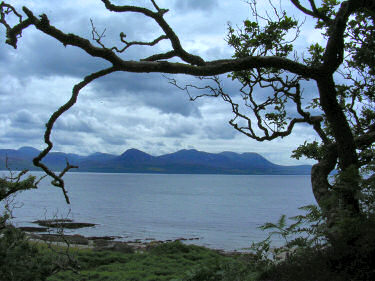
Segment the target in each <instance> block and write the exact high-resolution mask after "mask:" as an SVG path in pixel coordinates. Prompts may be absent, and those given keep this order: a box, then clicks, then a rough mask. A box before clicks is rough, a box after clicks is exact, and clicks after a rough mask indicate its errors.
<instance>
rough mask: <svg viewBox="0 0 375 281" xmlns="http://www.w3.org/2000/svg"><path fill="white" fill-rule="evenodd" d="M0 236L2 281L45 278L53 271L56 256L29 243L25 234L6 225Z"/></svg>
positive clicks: (26, 280) (25, 280)
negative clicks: (53, 261)
mask: <svg viewBox="0 0 375 281" xmlns="http://www.w3.org/2000/svg"><path fill="white" fill-rule="evenodd" d="M0 234H1V235H2V237H1V238H0V276H1V280H4V281H20V280H22V281H28V280H30V281H39V280H46V278H47V277H48V276H50V275H51V274H53V273H54V271H55V269H56V268H55V265H54V264H53V263H52V262H51V261H52V260H55V259H56V257H55V256H54V255H53V253H51V252H44V251H43V252H42V251H40V249H39V248H38V247H37V246H36V245H34V244H31V243H30V242H29V241H28V239H27V237H26V236H25V234H24V233H23V232H21V231H20V230H18V229H16V228H15V227H13V226H11V225H8V226H7V227H6V228H4V229H3V230H2V231H1V233H0Z"/></svg>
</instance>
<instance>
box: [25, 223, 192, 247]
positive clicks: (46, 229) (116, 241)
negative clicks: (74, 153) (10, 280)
mask: <svg viewBox="0 0 375 281" xmlns="http://www.w3.org/2000/svg"><path fill="white" fill-rule="evenodd" d="M33 223H35V224H38V225H39V226H38V227H30V226H24V227H19V229H21V230H23V231H24V232H26V235H27V236H28V237H29V239H30V240H31V241H35V242H44V243H52V244H55V245H61V246H66V245H71V246H74V247H79V248H91V249H93V250H95V251H104V250H110V251H119V252H124V253H130V252H135V251H144V250H147V249H148V248H149V247H154V246H156V245H159V244H162V243H167V242H173V241H192V240H199V238H198V237H194V238H183V237H181V238H177V239H175V240H156V239H154V238H146V239H144V240H142V239H135V240H132V241H120V239H122V237H119V236H99V237H98V236H90V237H85V236H83V235H79V234H73V235H69V234H60V233H59V234H56V233H55V232H56V229H60V230H64V229H78V228H84V227H92V226H95V225H96V224H92V223H85V222H74V221H72V220H70V219H53V220H38V221H33ZM51 229H52V230H51ZM61 233H63V231H62V232H61Z"/></svg>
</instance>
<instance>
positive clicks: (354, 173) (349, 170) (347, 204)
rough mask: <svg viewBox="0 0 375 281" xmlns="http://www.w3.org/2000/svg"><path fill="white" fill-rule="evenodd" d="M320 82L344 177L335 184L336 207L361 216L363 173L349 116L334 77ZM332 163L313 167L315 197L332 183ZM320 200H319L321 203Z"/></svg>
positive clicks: (324, 107) (328, 76) (321, 100)
mask: <svg viewBox="0 0 375 281" xmlns="http://www.w3.org/2000/svg"><path fill="white" fill-rule="evenodd" d="M317 82H318V89H319V94H320V104H321V106H322V109H323V111H324V113H325V115H326V117H327V121H328V125H329V127H330V129H331V130H332V133H333V136H334V139H335V141H336V145H335V148H336V151H335V154H336V153H337V159H338V163H339V168H340V170H341V173H340V177H339V178H338V180H337V181H336V183H335V185H334V190H335V191H336V192H334V193H335V196H338V201H337V204H338V205H339V206H336V208H337V209H338V210H339V209H340V210H346V211H348V212H349V213H350V214H351V215H358V214H359V213H360V208H359V200H358V198H357V193H358V191H359V172H358V156H357V152H356V146H355V142H354V137H353V134H352V132H351V129H350V126H349V124H348V121H347V119H346V116H345V114H344V112H343V110H342V108H341V106H340V105H339V103H338V102H337V99H336V97H337V92H336V88H335V83H334V80H333V77H332V75H326V76H324V77H323V78H322V79H320V80H318V81H317ZM331 153H332V152H330V151H329V149H327V153H326V156H325V157H324V159H323V162H324V161H328V162H330V161H332V159H333V157H332V155H330V154H331ZM321 162H322V161H321ZM335 162H336V161H335ZM332 164H333V163H332V162H330V163H329V164H328V163H319V164H317V165H318V166H315V168H313V171H312V181H314V182H315V185H316V186H315V187H314V184H313V190H314V189H315V190H316V191H315V192H314V195H315V193H317V194H318V198H319V193H321V191H319V192H317V190H323V189H326V187H328V186H329V185H328V186H326V185H327V183H328V180H327V177H328V174H329V172H330V171H329V172H328V170H327V169H328V167H329V168H332V170H333V169H334V166H333V167H332ZM332 170H331V171H332ZM327 172H328V174H327ZM320 176H324V179H319V180H317V179H316V177H320ZM318 182H319V184H318ZM318 186H320V187H318ZM323 186H325V187H323ZM315 196H317V195H315ZM318 198H317V201H318V200H319V199H318ZM318 203H319V202H318Z"/></svg>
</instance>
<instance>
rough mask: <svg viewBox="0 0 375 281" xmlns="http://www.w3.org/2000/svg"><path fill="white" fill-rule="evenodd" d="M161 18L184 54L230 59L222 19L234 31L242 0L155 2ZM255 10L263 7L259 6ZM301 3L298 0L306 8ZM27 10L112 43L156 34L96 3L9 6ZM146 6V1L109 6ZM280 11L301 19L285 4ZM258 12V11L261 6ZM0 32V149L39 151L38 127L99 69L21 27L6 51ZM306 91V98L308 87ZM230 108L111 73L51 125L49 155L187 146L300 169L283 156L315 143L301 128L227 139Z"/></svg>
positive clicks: (158, 78) (142, 77)
mask: <svg viewBox="0 0 375 281" xmlns="http://www.w3.org/2000/svg"><path fill="white" fill-rule="evenodd" d="M157 2H158V3H159V5H160V6H161V7H163V8H169V9H170V11H169V12H168V13H167V14H166V16H165V18H166V19H167V21H168V22H169V24H170V25H171V26H172V27H173V28H174V30H175V32H176V33H177V34H178V36H179V37H180V40H181V42H182V45H183V47H184V48H185V49H186V50H187V51H189V52H191V53H194V54H198V55H200V56H202V57H203V58H204V59H205V60H212V59H220V58H230V57H231V55H232V53H233V50H232V49H231V48H229V47H228V46H227V44H226V42H225V36H226V34H227V27H228V22H230V23H231V24H232V25H233V26H236V25H241V23H242V21H243V20H244V19H246V18H249V17H250V8H249V5H248V4H247V3H246V1H243V0H232V1H225V0H204V1H202V0H159V1H157ZM260 2H262V3H264V2H267V1H260ZM306 2H307V1H306ZM9 3H11V4H13V5H14V6H16V7H18V8H19V7H21V6H22V5H26V6H27V7H28V8H29V9H31V10H32V11H33V12H34V14H35V15H39V14H42V13H45V14H47V15H48V17H49V19H50V23H51V24H52V25H55V26H56V27H58V28H60V29H61V30H62V31H64V32H74V33H76V34H78V35H80V36H83V37H86V38H88V39H90V38H91V25H90V19H92V20H93V22H94V24H95V26H96V28H97V29H98V31H99V32H101V31H103V30H104V29H106V33H105V35H106V37H105V38H104V42H105V43H106V44H108V46H113V45H117V46H121V44H120V42H119V41H118V40H117V39H118V34H119V33H120V32H124V33H125V34H126V35H127V38H128V39H129V40H146V41H150V39H151V40H153V39H154V38H156V37H158V36H159V35H161V31H160V29H159V28H158V26H157V25H156V24H155V23H153V22H152V21H150V20H149V19H145V18H144V17H142V16H140V15H134V14H132V15H123V14H114V13H110V12H108V11H106V10H105V8H104V6H103V4H102V2H101V1H100V0H82V1H75V0H64V1H45V0H36V1H11V0H10V1H9ZM116 3H132V4H135V3H137V4H139V5H141V6H145V7H150V8H151V6H150V3H149V0H138V1H130V0H129V1H117V2H116ZM282 4H283V7H285V9H287V10H288V11H289V12H290V13H292V14H295V15H296V17H297V18H299V19H301V20H303V19H304V17H303V16H301V15H299V14H298V12H297V11H296V10H295V9H293V7H292V6H291V5H290V4H289V1H288V0H282ZM260 8H262V7H260ZM4 33H5V31H4V28H3V27H0V36H1V37H0V39H1V40H0V41H1V42H0V85H1V86H0V148H19V147H22V146H33V147H35V148H38V149H42V148H43V147H44V143H43V133H44V124H45V123H46V121H47V120H48V118H49V116H50V114H52V113H53V112H54V111H55V110H56V109H57V108H58V107H59V106H61V105H62V104H64V103H65V102H66V101H67V100H68V99H69V97H70V93H71V89H72V87H73V85H74V84H75V83H77V82H79V81H80V79H82V78H83V77H84V76H85V75H87V74H89V73H91V72H93V71H97V70H100V69H102V68H103V67H106V65H107V64H106V63H105V62H103V61H101V60H99V59H94V58H92V57H90V56H88V55H86V54H85V53H84V52H82V51H80V50H78V49H76V48H74V47H66V48H65V47H64V46H62V45H61V43H58V42H57V41H56V40H54V39H51V38H48V37H47V36H45V35H43V34H41V33H40V32H38V31H36V30H35V29H34V28H29V29H28V30H27V31H26V32H24V34H23V37H22V38H21V39H20V40H19V44H18V49H17V50H14V49H13V48H12V47H10V46H8V45H5V44H4V41H5V38H4ZM321 40H322V39H321V37H320V36H319V33H318V32H316V31H315V30H314V29H313V24H312V23H311V22H310V21H309V20H307V21H306V23H305V25H304V27H303V31H302V32H301V35H300V39H299V41H298V43H297V44H300V47H299V48H300V49H302V48H305V47H306V43H313V42H321ZM168 48H169V45H168V43H167V42H163V43H161V44H160V45H158V46H156V47H134V48H130V49H129V50H128V51H127V52H126V53H125V54H124V55H123V57H124V59H139V58H141V57H145V56H147V55H151V54H153V53H158V52H160V51H162V50H166V49H168ZM173 78H177V79H178V81H179V82H180V83H181V84H184V83H195V82H196V83H198V82H197V81H196V80H195V79H194V78H192V77H188V76H182V75H180V76H176V77H173ZM222 79H223V83H224V87H225V90H226V91H228V92H231V93H232V92H233V94H234V95H235V92H236V91H238V85H236V84H233V83H231V82H230V81H228V80H227V79H225V76H223V78H222ZM305 91H306V92H307V93H309V92H313V91H315V88H314V85H308V89H307V90H305ZM231 118H232V115H231V108H230V106H229V105H228V104H226V103H224V102H223V101H222V100H220V99H214V98H202V99H199V100H197V101H195V102H192V101H189V98H188V96H187V95H186V93H184V92H183V91H180V90H178V89H177V88H176V87H174V86H172V85H170V84H169V83H168V80H167V79H166V78H165V77H163V76H162V75H161V74H132V73H118V74H112V75H110V76H108V77H105V78H102V79H100V80H97V81H96V82H94V83H92V84H90V85H89V86H87V87H86V88H85V89H84V90H82V91H81V94H80V96H79V99H78V102H77V104H76V105H75V106H74V107H73V108H72V109H71V110H70V111H68V112H67V113H65V114H64V115H63V116H62V118H61V119H60V120H59V121H58V122H57V123H56V126H55V128H54V131H53V134H52V140H53V141H54V144H55V151H63V152H73V153H78V154H82V155H87V154H90V153H93V152H96V151H100V152H107V153H114V154H120V153H122V152H124V151H125V150H126V149H129V148H137V149H140V150H143V151H145V152H148V153H150V154H152V155H161V154H165V153H170V152H175V151H177V150H180V149H189V148H195V149H198V150H203V151H207V152H221V151H235V152H257V153H260V154H262V155H263V156H265V157H266V158H268V159H269V160H271V161H273V162H275V163H279V164H296V163H298V164H303V163H308V161H306V160H302V161H299V162H297V161H296V160H294V159H290V154H291V151H292V150H293V149H295V148H296V147H297V146H298V144H302V143H303V142H304V140H306V139H307V140H314V139H317V138H316V136H315V135H314V133H313V132H312V131H311V129H309V128H308V127H306V126H300V127H296V129H295V132H294V134H292V135H291V136H289V137H287V138H284V139H281V140H275V141H272V142H262V143H258V142H256V141H254V140H252V139H250V138H248V137H246V136H243V135H241V134H240V133H238V132H236V131H235V130H234V129H233V128H232V127H231V126H230V125H229V124H228V121H229V120H230V119H231Z"/></svg>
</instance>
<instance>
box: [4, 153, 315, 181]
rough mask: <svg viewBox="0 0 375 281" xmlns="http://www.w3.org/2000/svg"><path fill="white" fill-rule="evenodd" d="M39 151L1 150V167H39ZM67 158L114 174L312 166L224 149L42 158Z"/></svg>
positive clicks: (289, 170) (57, 161) (57, 162)
mask: <svg viewBox="0 0 375 281" xmlns="http://www.w3.org/2000/svg"><path fill="white" fill-rule="evenodd" d="M38 153H39V151H38V150H37V149H35V148H32V147H21V148H20V149H18V150H13V149H0V169H5V162H6V161H5V159H6V158H7V159H8V166H9V167H10V168H11V169H12V170H22V169H30V170H36V167H34V166H33V165H32V159H33V158H34V157H35V156H36V155H37V154H38ZM66 161H69V163H70V164H73V165H78V166H79V168H78V169H77V170H75V171H78V172H112V173H171V174H177V173H178V174H237V175H265V174H269V175H308V174H310V170H311V166H309V165H299V166H281V165H277V164H274V163H272V162H270V161H268V160H267V159H266V158H264V157H263V156H261V155H259V154H257V153H250V152H247V153H242V154H239V153H235V152H230V151H225V152H221V153H208V152H203V151H198V150H195V149H189V150H186V149H183V150H179V151H177V152H174V153H170V154H165V155H161V156H152V155H150V154H147V153H145V152H143V151H140V150H138V149H134V148H132V149H129V150H127V151H125V152H124V153H122V154H121V155H113V154H106V153H100V152H96V153H93V154H91V155H88V156H81V155H77V154H66V153H62V152H51V153H49V154H48V155H47V157H46V158H45V160H44V161H43V162H44V163H45V164H46V165H47V166H49V167H50V168H51V169H53V170H61V169H63V168H64V167H65V164H66Z"/></svg>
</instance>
